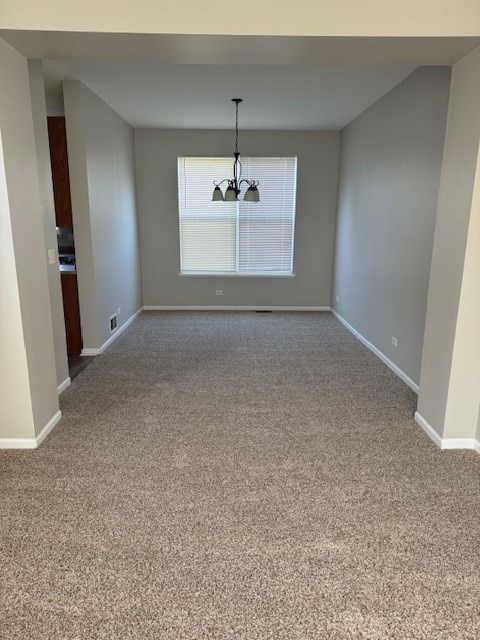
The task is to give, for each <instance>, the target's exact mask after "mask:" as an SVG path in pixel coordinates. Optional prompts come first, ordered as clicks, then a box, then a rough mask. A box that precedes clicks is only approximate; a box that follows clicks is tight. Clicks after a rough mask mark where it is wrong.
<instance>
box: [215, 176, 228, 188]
mask: <svg viewBox="0 0 480 640" xmlns="http://www.w3.org/2000/svg"><path fill="white" fill-rule="evenodd" d="M224 182H230V178H224V179H223V180H213V184H214V185H215V186H216V187H219V186H220V185H221V184H223V183H224Z"/></svg>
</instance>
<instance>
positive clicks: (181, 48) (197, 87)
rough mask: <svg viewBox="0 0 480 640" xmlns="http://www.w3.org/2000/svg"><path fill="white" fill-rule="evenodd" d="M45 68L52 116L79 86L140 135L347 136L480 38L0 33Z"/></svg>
mask: <svg viewBox="0 0 480 640" xmlns="http://www.w3.org/2000/svg"><path fill="white" fill-rule="evenodd" d="M0 37H2V38H4V39H5V40H7V42H10V44H11V45H12V46H13V47H15V48H16V49H17V50H18V51H20V53H22V54H23V55H25V56H26V57H28V58H42V59H43V60H44V61H45V63H44V64H45V72H46V84H47V106H48V110H49V113H51V114H55V113H61V112H62V109H63V104H62V81H63V79H64V78H73V79H78V80H81V81H82V82H84V83H85V84H86V85H87V86H89V87H90V88H91V89H92V90H93V91H94V92H95V93H97V94H98V95H99V96H100V97H101V98H102V99H103V100H104V101H105V102H107V103H108V104H109V105H110V106H111V107H112V108H113V109H115V110H116V111H117V112H118V113H119V114H120V115H121V116H122V117H123V118H125V120H127V121H128V122H130V123H131V124H132V125H133V126H135V127H163V128H209V129H210V128H219V129H222V128H231V127H232V125H233V108H232V105H231V103H230V99H231V98H234V97H241V98H243V99H244V100H245V103H244V104H242V106H241V111H240V126H241V127H242V128H248V129H307V130H308V129H339V128H342V127H343V126H345V125H346V124H348V122H350V121H351V120H352V119H353V118H355V117H356V116H357V115H358V114H359V113H361V112H362V111H363V110H365V109H366V108H367V107H368V106H369V105H370V104H372V103H373V102H375V101H376V100H378V98H380V97H381V96H382V95H384V94H385V93H387V92H388V91H390V89H392V88H393V87H394V86H395V85H396V84H398V83H399V82H401V81H402V80H403V78H405V77H406V76H407V75H408V74H409V73H411V72H412V71H413V69H415V68H416V67H417V66H419V65H451V64H453V63H454V62H456V61H457V60H458V59H459V58H461V57H462V56H464V55H465V54H466V53H468V51H470V50H471V49H473V48H474V47H475V46H477V45H478V44H479V42H480V39H479V38H477V37H475V38H473V37H428V38H427V37H384V38H382V37H343V36H336V37H310V36H306V37H303V36H302V37H297V36H293V37H287V36H233V35H229V36H227V35H225V36H221V35H186V34H183V35H182V34H135V33H94V32H91V33H90V32H47V31H20V30H9V31H8V30H2V31H0Z"/></svg>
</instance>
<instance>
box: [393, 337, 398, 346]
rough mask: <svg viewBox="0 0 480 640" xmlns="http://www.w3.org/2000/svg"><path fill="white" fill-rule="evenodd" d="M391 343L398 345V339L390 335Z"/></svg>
mask: <svg viewBox="0 0 480 640" xmlns="http://www.w3.org/2000/svg"><path fill="white" fill-rule="evenodd" d="M392 344H393V346H394V347H396V346H398V341H397V339H396V338H394V337H393V336H392Z"/></svg>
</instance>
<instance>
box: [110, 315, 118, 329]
mask: <svg viewBox="0 0 480 640" xmlns="http://www.w3.org/2000/svg"><path fill="white" fill-rule="evenodd" d="M117 327H118V314H116V313H114V314H113V316H110V333H113V332H114V331H116V330H117Z"/></svg>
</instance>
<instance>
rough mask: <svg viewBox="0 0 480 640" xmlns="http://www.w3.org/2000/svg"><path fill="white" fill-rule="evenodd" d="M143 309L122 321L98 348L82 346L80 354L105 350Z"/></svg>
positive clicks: (94, 353)
mask: <svg viewBox="0 0 480 640" xmlns="http://www.w3.org/2000/svg"><path fill="white" fill-rule="evenodd" d="M142 311H143V308H141V309H139V310H138V311H136V312H135V313H134V314H133V316H131V317H130V318H129V319H128V320H127V321H126V322H124V323H123V324H122V325H120V327H118V329H117V330H116V331H115V333H113V334H112V335H111V336H110V338H109V339H108V340H107V341H106V342H104V343H103V344H102V346H101V347H100V348H99V349H98V348H93V349H92V348H84V349H82V353H81V354H80V355H82V356H99V355H100V354H101V353H103V352H104V351H105V349H106V348H107V347H108V346H110V345H111V344H112V342H113V341H114V340H116V339H117V338H118V336H119V335H120V334H121V333H123V332H124V331H125V329H126V328H127V327H128V326H129V325H131V324H132V322H133V321H134V320H135V318H137V317H138V316H139V315H140V314H141V313H142Z"/></svg>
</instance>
